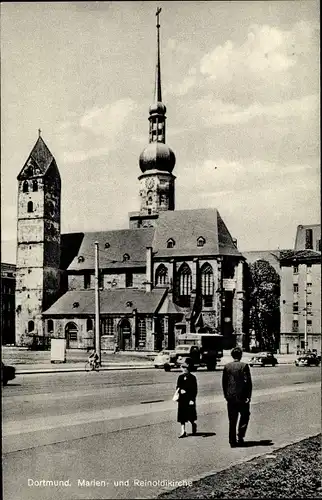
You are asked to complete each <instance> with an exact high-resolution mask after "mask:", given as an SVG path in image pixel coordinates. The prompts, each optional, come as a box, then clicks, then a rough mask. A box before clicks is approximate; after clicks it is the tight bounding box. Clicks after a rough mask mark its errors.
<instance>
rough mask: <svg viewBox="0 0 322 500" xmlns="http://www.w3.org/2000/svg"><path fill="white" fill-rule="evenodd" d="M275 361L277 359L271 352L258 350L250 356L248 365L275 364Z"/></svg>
mask: <svg viewBox="0 0 322 500" xmlns="http://www.w3.org/2000/svg"><path fill="white" fill-rule="evenodd" d="M277 363H278V361H277V359H276V358H275V356H274V355H273V354H272V353H271V352H259V353H258V354H256V355H255V356H253V357H252V358H251V360H250V361H249V366H266V365H271V366H275V365H277Z"/></svg>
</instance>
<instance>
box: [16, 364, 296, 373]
mask: <svg viewBox="0 0 322 500" xmlns="http://www.w3.org/2000/svg"><path fill="white" fill-rule="evenodd" d="M278 364H279V365H293V364H294V363H293V362H279V363H278ZM223 366H224V365H222V364H219V365H218V368H221V367H223ZM151 369H154V370H157V368H155V367H154V366H153V365H146V366H144V365H114V366H112V365H111V366H102V367H101V368H100V370H99V371H100V372H103V371H118V370H151ZM160 370H161V371H162V369H160ZM77 372H79V373H81V372H85V369H84V366H81V367H75V368H67V367H65V366H64V367H61V368H43V369H42V368H40V369H39V370H37V369H30V370H28V368H26V369H22V370H19V369H16V376H17V375H34V374H37V373H38V374H41V373H47V374H48V373H77ZM88 373H91V372H88Z"/></svg>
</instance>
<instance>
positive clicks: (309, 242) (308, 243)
mask: <svg viewBox="0 0 322 500" xmlns="http://www.w3.org/2000/svg"><path fill="white" fill-rule="evenodd" d="M305 248H306V249H307V250H313V230H312V229H306V230H305Z"/></svg>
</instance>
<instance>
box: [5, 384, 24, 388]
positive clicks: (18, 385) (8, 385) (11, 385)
mask: <svg viewBox="0 0 322 500" xmlns="http://www.w3.org/2000/svg"><path fill="white" fill-rule="evenodd" d="M5 387H21V384H7V385H6V386H5Z"/></svg>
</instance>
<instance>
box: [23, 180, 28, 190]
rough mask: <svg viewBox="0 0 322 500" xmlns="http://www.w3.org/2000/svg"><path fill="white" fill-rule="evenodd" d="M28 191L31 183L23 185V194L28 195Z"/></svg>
mask: <svg viewBox="0 0 322 500" xmlns="http://www.w3.org/2000/svg"><path fill="white" fill-rule="evenodd" d="M28 191H29V183H28V181H24V183H23V185H22V192H23V193H28Z"/></svg>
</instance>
